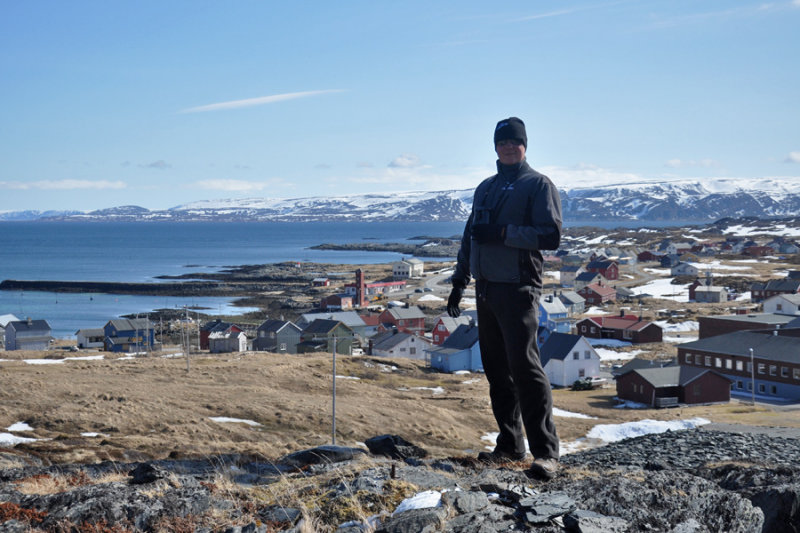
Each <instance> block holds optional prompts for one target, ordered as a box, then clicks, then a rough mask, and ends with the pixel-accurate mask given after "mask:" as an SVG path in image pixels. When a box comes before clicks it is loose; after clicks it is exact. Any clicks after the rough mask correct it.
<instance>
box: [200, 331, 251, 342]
mask: <svg viewBox="0 0 800 533" xmlns="http://www.w3.org/2000/svg"><path fill="white" fill-rule="evenodd" d="M242 335H244V336H245V337H247V335H245V333H244V332H243V331H234V330H232V329H228V330H225V331H212V332H211V333H209V335H208V340H217V339H238V338H239V337H241V336H242Z"/></svg>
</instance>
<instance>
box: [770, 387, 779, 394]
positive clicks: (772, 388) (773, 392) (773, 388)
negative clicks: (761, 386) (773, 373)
mask: <svg viewBox="0 0 800 533" xmlns="http://www.w3.org/2000/svg"><path fill="white" fill-rule="evenodd" d="M769 393H770V394H772V395H776V394H778V387H776V386H775V385H772V386H770V388H769Z"/></svg>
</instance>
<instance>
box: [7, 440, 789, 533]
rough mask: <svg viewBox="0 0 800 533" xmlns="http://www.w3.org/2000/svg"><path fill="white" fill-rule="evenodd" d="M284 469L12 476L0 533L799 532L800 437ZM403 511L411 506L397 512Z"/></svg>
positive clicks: (350, 454)
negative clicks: (553, 467)
mask: <svg viewBox="0 0 800 533" xmlns="http://www.w3.org/2000/svg"><path fill="white" fill-rule="evenodd" d="M368 447H369V450H370V452H369V453H367V452H366V451H365V450H363V449H360V448H359V449H356V448H346V447H337V446H323V447H320V448H314V449H311V450H301V451H299V452H296V453H293V454H291V455H289V456H286V457H284V458H281V459H279V460H277V461H274V462H267V461H263V460H259V459H256V458H252V457H243V456H225V457H214V458H208V459H205V460H174V461H172V460H164V461H153V462H148V463H137V464H118V463H100V464H93V465H69V466H64V465H60V466H57V467H56V466H37V465H35V463H32V462H28V463H23V462H22V461H24V458H22V457H21V456H18V455H14V454H11V455H6V458H7V461H6V463H5V464H6V465H7V466H8V465H9V462H8V461H9V460H13V458H14V457H19V461H21V462H20V463H19V464H20V465H23V464H24V466H19V467H17V468H5V469H4V470H2V471H0V502H3V503H0V532H18V531H19V532H22V531H29V530H31V529H34V530H42V531H109V532H110V531H115V532H122V531H226V532H231V533H235V532H245V531H248V532H250V531H252V532H256V531H258V532H270V531H295V532H301V531H337V532H338V533H356V532H363V531H376V532H385V533H404V532H409V533H411V532H414V533H418V532H449V533H462V532H463V533H467V532H469V533H475V532H478V533H481V532H482V533H493V532H498V531H537V532H583V533H588V532H594V533H602V532H609V533H610V532H626V531H629V532H633V531H653V532H656V531H664V532H671V533H701V532H718V531H726V532H742V533H745V532H747V533H752V532H759V531H763V532H769V533H783V532H796V531H798V530H800V509H799V507H800V478H799V477H798V473H799V472H798V470H800V467H798V466H797V465H798V458H800V441H798V440H797V439H796V438H790V437H783V436H773V435H768V434H764V433H756V432H752V433H746V432H738V433H737V432H730V431H709V430H705V429H694V430H687V431H680V432H671V433H670V432H667V433H663V434H656V435H647V436H643V437H638V438H635V439H628V440H624V441H621V442H617V443H614V444H610V445H607V446H605V447H602V448H596V449H592V450H588V451H583V452H579V453H575V454H571V455H568V456H565V457H563V458H562V461H561V464H562V470H561V473H560V474H559V476H557V477H556V478H555V479H554V480H552V481H550V482H547V483H545V482H541V481H537V480H535V479H530V478H528V477H527V476H526V474H525V472H524V470H522V468H524V465H522V464H512V465H509V466H508V467H505V468H494V467H491V468H490V467H485V466H483V465H480V464H478V463H477V462H476V461H474V460H473V459H472V458H471V457H454V458H447V459H442V458H439V459H435V458H429V457H427V453H426V452H425V450H422V449H421V448H419V447H417V446H415V445H413V444H412V443H409V442H407V441H405V440H404V439H402V438H401V437H399V436H394V435H382V436H379V437H374V438H373V439H370V442H369V446H368ZM401 502H402V503H401Z"/></svg>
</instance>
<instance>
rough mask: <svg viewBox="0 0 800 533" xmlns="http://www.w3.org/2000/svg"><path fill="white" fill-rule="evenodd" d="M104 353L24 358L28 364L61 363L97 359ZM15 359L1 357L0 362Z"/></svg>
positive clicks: (8, 361) (24, 361)
mask: <svg viewBox="0 0 800 533" xmlns="http://www.w3.org/2000/svg"><path fill="white" fill-rule="evenodd" d="M103 358H104V356H102V355H86V356H83V357H65V358H64V359H23V360H22V362H23V363H25V364H27V365H61V364H64V362H65V361H97V360H100V359H103ZM11 361H13V359H0V363H10V362H11Z"/></svg>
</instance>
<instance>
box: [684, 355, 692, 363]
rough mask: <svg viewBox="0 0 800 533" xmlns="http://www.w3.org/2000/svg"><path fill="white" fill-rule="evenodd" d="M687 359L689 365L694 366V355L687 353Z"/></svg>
mask: <svg viewBox="0 0 800 533" xmlns="http://www.w3.org/2000/svg"><path fill="white" fill-rule="evenodd" d="M685 359H686V362H687V363H688V364H690V365H691V364H692V354H690V353H689V352H686V358H685Z"/></svg>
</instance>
